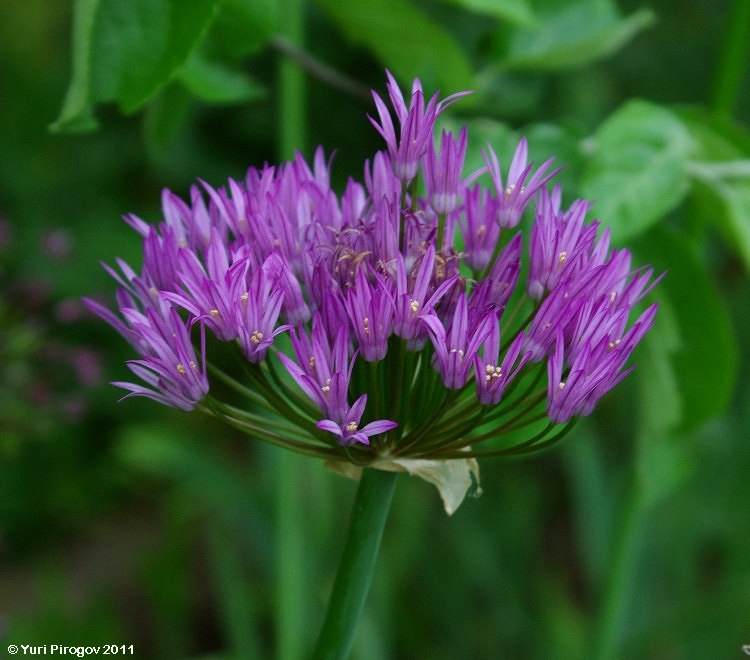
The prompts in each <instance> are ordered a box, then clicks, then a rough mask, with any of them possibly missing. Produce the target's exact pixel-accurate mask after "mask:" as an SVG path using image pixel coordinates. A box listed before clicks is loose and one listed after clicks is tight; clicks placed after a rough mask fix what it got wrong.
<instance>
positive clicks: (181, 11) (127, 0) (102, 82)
mask: <svg viewBox="0 0 750 660" xmlns="http://www.w3.org/2000/svg"><path fill="white" fill-rule="evenodd" d="M218 2H219V0H192V1H191V2H179V0H78V2H77V3H76V9H75V16H74V29H73V38H74V46H73V53H74V57H73V75H72V78H71V83H70V86H69V89H68V93H67V96H66V99H65V103H64V105H63V109H62V112H61V115H60V118H59V119H58V120H57V121H56V122H55V123H54V124H53V126H52V128H53V130H59V131H61V130H84V129H91V128H94V127H95V126H96V124H95V122H94V120H93V115H92V110H93V107H94V106H95V105H96V104H97V103H101V102H106V101H117V102H118V103H119V105H120V107H121V108H122V110H123V111H124V112H126V113H131V112H135V111H136V110H138V109H139V108H140V107H141V106H142V105H143V104H144V103H146V101H148V100H149V99H150V98H151V97H152V96H153V95H154V94H155V93H156V92H157V91H158V90H159V89H160V88H161V87H162V86H163V85H165V84H166V83H167V82H169V80H170V79H171V78H172V76H173V75H174V74H175V72H176V71H177V69H178V68H179V67H180V66H181V65H182V64H183V63H184V62H185V60H186V59H187V57H188V56H189V55H190V53H191V52H192V51H193V49H194V48H195V47H196V46H197V45H198V43H199V42H200V41H201V39H202V37H203V35H204V33H205V30H206V28H207V27H208V25H209V23H210V22H211V19H212V18H213V14H214V10H215V9H216V6H217V4H218Z"/></svg>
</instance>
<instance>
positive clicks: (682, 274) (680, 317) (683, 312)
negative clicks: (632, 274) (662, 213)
mask: <svg viewBox="0 0 750 660" xmlns="http://www.w3.org/2000/svg"><path fill="white" fill-rule="evenodd" d="M637 254H638V255H639V256H640V257H641V258H642V260H645V261H649V262H650V263H651V264H652V265H653V266H654V267H655V269H656V270H657V272H659V271H661V270H664V269H666V270H667V271H668V272H667V275H666V277H665V278H664V280H662V282H661V283H660V284H659V286H658V288H657V290H656V293H655V294H654V297H655V298H657V299H662V300H663V299H665V300H666V311H667V312H668V313H665V314H661V310H660V313H659V314H657V317H656V325H657V328H659V327H662V326H665V327H667V328H670V330H671V329H672V328H673V331H671V332H666V330H665V329H664V327H662V329H661V330H657V328H655V329H654V330H657V331H656V332H655V333H654V336H655V338H656V339H655V340H654V341H657V342H660V345H659V347H658V350H657V351H656V352H655V354H654V355H653V356H652V357H651V359H649V360H648V363H649V365H650V366H647V365H646V364H644V365H642V366H644V367H645V368H647V369H650V370H655V369H661V371H660V372H658V373H656V374H654V378H642V379H641V380H643V381H650V380H660V381H662V382H663V387H662V393H663V396H661V397H656V396H654V397H651V398H649V402H648V403H647V405H651V406H652V407H653V408H654V410H653V413H652V414H653V417H654V418H655V419H659V420H661V423H660V426H661V430H662V431H664V432H666V431H668V430H676V429H681V430H691V429H695V428H697V427H698V426H700V425H701V424H702V423H704V422H705V421H707V420H708V419H710V418H711V417H713V416H716V415H718V414H720V413H722V412H723V411H724V410H725V409H726V407H727V405H728V404H729V402H730V399H731V395H732V391H733V388H734V384H735V381H736V378H737V354H738V349H737V342H736V339H735V337H734V335H733V332H732V324H731V320H730V317H729V313H728V310H727V308H726V305H725V304H724V302H723V300H722V297H721V295H720V293H719V292H718V291H717V290H716V287H715V286H714V284H713V282H712V281H711V278H710V276H709V274H708V272H707V271H706V269H705V267H704V266H703V264H702V263H701V261H700V260H699V259H698V258H697V257H696V256H695V254H694V251H693V250H692V249H691V247H690V245H689V244H688V242H687V241H686V239H685V238H683V237H682V236H680V235H679V234H677V233H676V232H673V231H670V230H667V229H665V228H661V227H660V228H655V229H654V230H653V231H651V232H649V234H648V235H646V236H644V237H643V239H642V240H640V241H639V242H638V243H637ZM649 341H650V340H649ZM666 355H668V356H669V358H670V359H669V365H660V364H659V363H658V362H655V361H656V360H657V358H659V359H660V358H661V357H663V356H666ZM644 362H645V361H644ZM667 366H670V367H671V369H672V370H673V376H669V375H667V373H666V370H667ZM639 368H640V367H639ZM675 395H678V396H679V404H678V403H677V402H676V401H674V400H673V397H674V396H675ZM652 425H654V426H655V423H654V424H652Z"/></svg>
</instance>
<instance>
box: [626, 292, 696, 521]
mask: <svg viewBox="0 0 750 660" xmlns="http://www.w3.org/2000/svg"><path fill="white" fill-rule="evenodd" d="M656 297H658V298H660V300H661V303H660V307H659V314H658V316H657V322H656V325H655V327H654V328H652V330H651V332H650V333H649V335H648V338H647V339H646V340H645V341H644V343H643V345H642V346H641V347H640V349H639V354H640V355H639V359H638V371H639V374H638V384H639V390H640V397H639V410H638V418H637V419H638V426H637V433H636V440H637V454H636V472H637V475H638V484H639V486H640V491H641V494H642V496H643V498H644V504H645V505H647V506H649V505H652V504H655V503H656V502H657V501H659V500H660V499H662V498H663V497H665V496H666V495H668V494H669V493H670V492H671V491H673V490H674V489H675V488H677V487H678V486H679V484H680V482H681V481H682V479H683V478H684V477H685V476H686V475H687V473H688V461H686V460H685V456H684V454H685V447H684V446H681V445H680V440H683V442H684V438H681V437H680V435H679V434H678V432H677V430H678V427H679V425H680V422H681V420H682V418H683V415H684V412H685V405H684V403H685V402H684V397H683V395H682V392H681V391H680V382H679V379H678V376H677V373H676V369H675V365H674V363H673V361H674V360H675V359H676V356H677V354H678V351H679V347H680V343H681V340H680V334H679V327H678V325H677V321H676V319H675V315H674V310H673V309H672V305H671V304H670V303H669V301H668V300H666V301H665V300H664V296H662V295H657V296H656Z"/></svg>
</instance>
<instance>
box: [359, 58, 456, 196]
mask: <svg viewBox="0 0 750 660" xmlns="http://www.w3.org/2000/svg"><path fill="white" fill-rule="evenodd" d="M386 75H387V76H388V84H387V85H386V88H387V89H388V96H389V97H390V100H391V105H392V106H393V110H394V112H395V113H396V118H397V119H398V122H399V126H400V133H399V136H398V137H397V136H396V130H395V129H394V127H393V121H392V120H391V114H390V112H389V111H388V108H387V107H386V105H385V103H384V102H383V99H381V98H380V96H379V95H378V94H377V93H376V92H373V93H372V97H373V99H374V101H375V107H376V108H377V110H378V115H379V117H380V123H379V124H378V123H377V122H376V121H375V120H374V119H373V118H372V117H369V119H370V122H371V123H372V125H373V126H374V127H375V128H376V130H377V131H378V133H380V135H381V136H382V137H383V139H384V140H385V143H386V145H387V146H388V153H389V154H390V157H391V164H392V166H393V173H394V174H395V175H396V176H397V177H398V178H399V179H400V180H401V181H403V182H404V183H408V182H409V181H411V180H412V179H413V178H414V177H415V176H416V175H417V172H418V170H419V161H420V160H421V159H422V156H424V153H425V151H426V150H427V145H428V144H429V142H430V140H432V133H433V129H434V127H435V120H436V119H437V118H438V116H439V115H440V113H441V112H442V111H443V110H445V108H447V107H448V106H449V105H451V104H452V103H455V102H456V101H457V100H458V99H459V98H461V97H462V96H465V95H466V94H470V93H471V92H459V93H458V94H453V95H452V96H449V97H447V98H445V99H443V100H442V101H440V102H438V100H437V99H438V95H437V94H435V95H434V96H433V97H432V98H431V99H430V100H429V101H428V102H427V105H426V106H425V100H424V93H423V92H422V83H420V82H419V79H418V78H415V79H414V84H413V85H412V89H411V100H410V103H409V106H408V107H407V105H406V103H405V102H404V97H403V95H402V94H401V90H400V89H399V86H398V83H397V82H396V79H395V78H394V77H393V76H392V75H391V73H390V71H386Z"/></svg>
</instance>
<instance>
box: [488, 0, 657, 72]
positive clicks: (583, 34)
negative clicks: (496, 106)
mask: <svg viewBox="0 0 750 660" xmlns="http://www.w3.org/2000/svg"><path fill="white" fill-rule="evenodd" d="M538 19H539V20H538V24H537V26H536V27H529V28H523V29H518V30H516V31H515V32H514V33H513V35H512V37H511V40H510V43H509V46H508V51H507V53H506V56H505V59H504V60H503V62H502V63H501V64H502V66H503V67H505V68H509V69H545V70H558V69H569V68H575V67H580V66H583V65H585V64H588V63H590V62H594V61H596V60H599V59H602V58H604V57H607V56H608V55H611V54H612V53H614V52H616V51H618V50H619V49H620V48H622V46H624V45H625V44H626V43H627V42H628V41H630V40H631V39H632V38H633V37H634V36H635V35H636V34H638V32H640V31H641V30H643V29H644V28H647V27H650V26H651V25H653V23H654V20H655V16H654V13H653V12H652V11H651V10H649V9H641V10H639V11H637V12H635V13H633V14H631V15H630V16H628V17H627V18H621V17H620V15H619V12H618V10H617V7H616V6H615V5H614V4H613V3H612V2H610V1H609V0H582V1H581V2H577V3H575V4H570V3H567V2H566V3H558V2H553V3H551V5H550V6H548V7H547V8H546V9H540V10H539V11H538Z"/></svg>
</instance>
